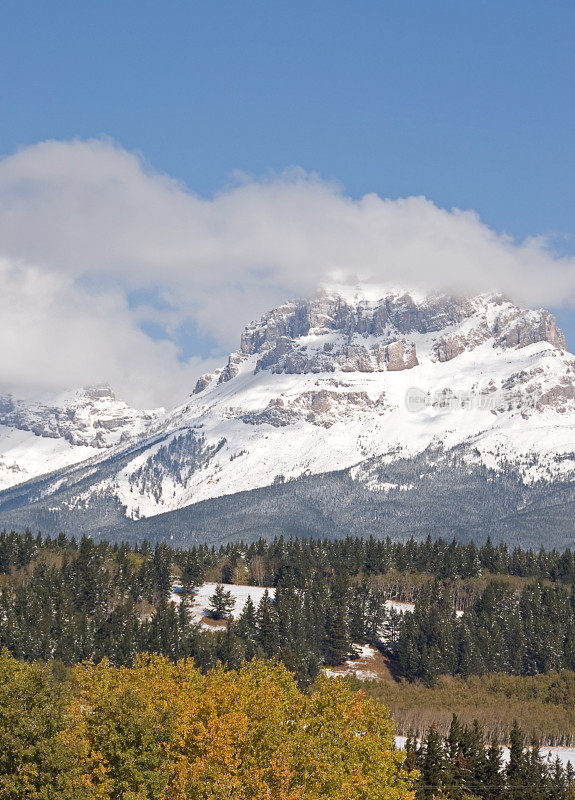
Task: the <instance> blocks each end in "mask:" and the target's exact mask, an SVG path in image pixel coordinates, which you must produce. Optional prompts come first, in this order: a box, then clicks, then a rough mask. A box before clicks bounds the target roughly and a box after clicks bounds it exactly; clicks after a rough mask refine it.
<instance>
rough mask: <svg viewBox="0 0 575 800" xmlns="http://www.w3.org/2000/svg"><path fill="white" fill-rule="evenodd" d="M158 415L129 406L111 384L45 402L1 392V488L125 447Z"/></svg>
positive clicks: (88, 388) (81, 390) (46, 399)
mask: <svg viewBox="0 0 575 800" xmlns="http://www.w3.org/2000/svg"><path fill="white" fill-rule="evenodd" d="M161 414H163V409H156V410H155V411H139V410H137V409H133V408H130V407H129V406H128V405H126V403H124V402H123V401H121V400H117V399H116V397H115V396H114V393H113V392H112V390H111V389H110V387H109V386H87V387H84V388H83V389H80V390H78V391H75V392H66V393H63V394H59V395H57V396H56V397H50V398H45V399H43V400H37V399H34V400H29V399H28V400H27V399H23V398H16V397H14V396H13V395H12V394H0V489H6V488H8V487H10V486H14V485H16V484H18V483H22V482H24V481H28V480H30V479H31V478H35V477H37V476H39V475H43V474H44V473H46V472H52V471H54V470H57V469H59V468H61V467H67V466H69V465H71V464H77V463H78V462H80V461H85V460H86V459H88V458H91V457H92V456H94V455H97V454H98V453H99V452H100V451H101V450H103V449H106V448H111V447H114V446H116V445H118V444H125V443H126V442H128V441H130V439H132V438H133V437H137V436H141V435H142V433H143V432H144V431H145V430H146V427H147V426H148V425H149V423H150V422H152V421H153V420H154V419H158V417H159V416H160V415H161Z"/></svg>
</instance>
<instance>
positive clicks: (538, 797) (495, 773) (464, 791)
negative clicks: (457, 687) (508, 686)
mask: <svg viewBox="0 0 575 800" xmlns="http://www.w3.org/2000/svg"><path fill="white" fill-rule="evenodd" d="M406 754H407V757H406V762H405V766H406V769H407V770H413V769H418V770H419V779H418V782H417V797H418V798H421V800H427V798H438V797H441V798H446V799H447V798H449V800H472V798H484V799H485V800H517V798H521V800H570V798H573V797H575V770H574V769H573V767H572V765H571V763H568V764H567V766H566V767H564V766H563V765H562V763H561V761H560V759H559V758H556V759H555V760H553V761H551V762H549V761H548V760H546V759H545V758H544V756H543V755H542V754H541V751H540V748H539V743H538V741H537V740H536V739H531V740H529V741H527V740H526V737H525V734H524V732H523V731H522V730H521V728H520V727H519V725H517V723H515V724H514V725H513V727H512V729H511V736H510V744H509V756H508V759H507V760H506V762H504V760H503V758H502V750H501V748H500V747H499V744H498V743H497V741H496V740H495V739H492V740H491V741H490V742H488V741H486V739H485V734H484V732H483V730H482V728H481V726H480V725H479V724H478V722H477V721H475V722H474V723H473V724H472V725H462V724H461V723H460V722H459V720H458V718H457V716H455V715H454V716H453V718H452V721H451V725H450V728H449V733H448V735H447V736H446V737H444V738H442V737H441V736H440V734H439V732H438V731H437V729H436V727H435V726H434V725H431V726H430V728H429V729H428V730H427V732H426V734H425V736H424V738H423V740H422V741H421V743H420V744H419V743H418V742H417V740H416V739H413V738H411V737H408V739H407V743H406Z"/></svg>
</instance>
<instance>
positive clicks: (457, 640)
mask: <svg viewBox="0 0 575 800" xmlns="http://www.w3.org/2000/svg"><path fill="white" fill-rule="evenodd" d="M397 658H398V668H399V671H400V673H401V674H402V675H404V676H405V677H406V678H407V679H408V680H415V679H419V680H423V681H426V682H427V683H431V684H432V683H433V682H434V680H435V679H436V677H437V676H438V675H441V674H449V675H462V676H463V677H466V676H468V675H481V674H484V673H488V672H506V673H510V674H512V675H535V674H537V673H543V672H550V671H551V670H560V669H569V670H573V669H575V592H573V591H570V590H568V589H567V588H566V587H564V586H561V585H559V586H557V585H555V586H553V585H546V584H544V583H542V582H541V581H537V582H535V583H532V584H529V585H526V586H524V587H523V588H522V589H520V590H514V589H512V588H510V587H509V586H507V585H505V584H503V583H499V582H497V581H493V582H491V583H490V584H489V585H488V586H487V587H486V589H485V590H484V591H483V593H482V594H481V596H480V597H479V598H478V599H477V600H476V601H475V602H474V603H473V604H472V605H471V606H470V607H469V608H468V609H467V610H466V611H465V612H464V613H463V615H462V616H461V617H458V616H457V615H456V613H455V610H454V607H453V600H452V597H451V595H450V592H449V588H448V587H446V586H445V585H442V584H440V583H436V584H434V585H432V586H428V587H426V589H425V590H424V591H423V592H422V593H421V594H420V596H419V598H418V600H417V602H416V604H415V608H414V610H413V613H412V614H405V615H404V616H403V618H402V620H401V625H400V627H399V635H398V638H397Z"/></svg>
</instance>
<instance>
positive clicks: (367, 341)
mask: <svg viewBox="0 0 575 800" xmlns="http://www.w3.org/2000/svg"><path fill="white" fill-rule="evenodd" d="M444 331H445V334H444V335H441V336H439V337H434V336H433V334H437V333H439V332H444ZM431 338H434V344H433V354H434V357H435V358H436V359H437V360H438V361H442V362H443V361H450V360H451V359H452V358H455V357H457V356H458V355H460V354H461V353H463V352H464V351H466V350H467V351H469V350H472V349H473V348H475V347H477V346H479V345H481V344H483V343H484V342H486V341H491V342H492V346H493V347H501V348H516V347H527V346H528V345H530V344H535V343H537V342H548V343H549V344H552V345H553V346H554V347H556V348H558V349H566V343H565V337H564V336H563V333H562V332H561V331H560V330H559V329H558V328H557V325H556V322H555V319H554V318H553V317H552V316H551V314H549V313H548V312H547V311H543V310H540V311H531V310H527V309H520V308H517V307H516V306H513V305H512V304H511V303H509V302H508V301H506V300H505V298H503V297H502V296H498V295H494V296H490V297H475V298H457V297H450V296H445V295H438V296H432V297H426V298H424V299H422V300H419V301H416V300H414V298H413V297H412V296H411V295H410V294H409V293H397V292H396V293H388V294H387V295H386V296H384V297H383V298H382V299H381V300H378V301H376V302H373V301H371V302H370V301H367V300H358V301H357V302H355V303H351V302H349V301H347V300H345V299H343V298H341V297H337V296H336V297H333V296H330V295H329V294H324V295H322V296H320V297H317V298H315V299H313V300H301V301H299V302H296V303H288V304H286V305H284V306H280V307H279V308H276V309H274V310H273V311H271V312H270V313H269V314H266V315H264V317H262V319H261V320H260V321H259V322H257V323H254V324H252V325H250V326H249V327H247V328H246V329H245V331H244V333H243V334H242V337H241V343H240V348H239V350H238V351H236V352H235V353H233V354H232V355H231V356H230V358H229V360H228V364H227V365H226V367H225V368H224V369H223V370H222V371H220V372H218V373H217V374H214V375H203V376H202V377H201V378H200V379H199V380H198V382H197V384H196V387H195V390H194V393H196V394H197V393H199V392H201V391H203V390H204V389H205V388H206V387H207V386H208V385H210V384H211V383H212V382H213V381H214V380H217V381H218V382H219V383H225V382H226V381H229V380H231V379H232V378H234V377H235V376H236V375H237V374H238V373H239V371H240V367H241V365H242V364H243V363H245V362H246V361H248V360H249V359H250V357H251V356H257V357H258V358H257V360H256V364H255V367H254V373H257V372H259V371H260V370H270V371H271V372H274V373H281V372H283V373H286V374H289V375H302V374H309V373H316V374H319V373H328V372H340V371H341V372H385V371H398V370H406V369H412V368H413V367H415V366H417V365H418V363H419V361H418V357H417V342H422V339H423V342H422V343H423V344H426V343H427V341H429V340H430V339H431ZM425 340H427V341H425Z"/></svg>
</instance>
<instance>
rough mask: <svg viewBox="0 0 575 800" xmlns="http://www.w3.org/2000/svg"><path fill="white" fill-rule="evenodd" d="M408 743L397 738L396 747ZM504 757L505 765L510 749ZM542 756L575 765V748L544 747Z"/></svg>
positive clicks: (506, 748) (550, 760)
mask: <svg viewBox="0 0 575 800" xmlns="http://www.w3.org/2000/svg"><path fill="white" fill-rule="evenodd" d="M406 742H407V736H396V737H395V746H396V747H397V748H398V750H404V749H405V743H406ZM501 751H502V753H501V754H502V757H503V762H504V763H505V764H507V763H508V761H509V748H508V747H502V748H501ZM540 753H541V756H542V757H543V758H544V759H546V760H548V762H549V763H550V764H552V763H553V762H554V761H555V759H556V758H558V759H559V760H560V761H561V763H562V764H563V766H564V767H566V766H567V762H569V761H570V762H571V764H572V765H575V747H542V748H541V749H540Z"/></svg>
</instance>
